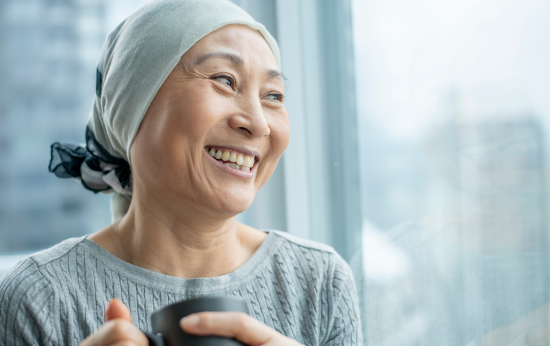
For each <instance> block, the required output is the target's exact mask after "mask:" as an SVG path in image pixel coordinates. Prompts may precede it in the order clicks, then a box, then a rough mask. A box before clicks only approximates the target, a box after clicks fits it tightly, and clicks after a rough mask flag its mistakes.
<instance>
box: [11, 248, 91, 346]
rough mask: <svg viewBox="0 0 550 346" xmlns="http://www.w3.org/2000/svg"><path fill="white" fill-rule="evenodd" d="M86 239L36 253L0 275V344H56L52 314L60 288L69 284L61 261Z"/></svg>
mask: <svg viewBox="0 0 550 346" xmlns="http://www.w3.org/2000/svg"><path fill="white" fill-rule="evenodd" d="M83 238H84V237H81V238H72V239H68V240H66V241H64V242H62V243H60V244H58V245H55V246H53V247H52V248H50V249H47V250H44V251H40V252H37V253H35V254H33V255H31V256H29V257H27V258H26V259H24V260H22V261H20V262H19V263H18V264H16V265H15V266H14V267H13V268H12V269H11V270H10V271H9V272H8V273H7V274H6V275H4V276H3V277H2V278H0V344H14V345H19V344H51V343H55V342H54V341H55V340H56V333H55V330H56V329H55V328H54V324H55V322H54V320H55V316H53V315H52V313H53V310H55V308H54V307H55V306H56V303H55V302H56V301H57V300H58V298H59V293H60V290H61V288H60V287H61V286H62V285H66V284H67V280H66V277H63V278H61V277H60V275H59V272H60V270H59V268H61V267H62V266H60V265H59V261H62V260H63V259H64V258H66V257H67V256H68V254H69V253H70V252H71V250H72V249H74V248H75V246H76V245H77V244H78V243H79V242H80V240H81V239H83Z"/></svg>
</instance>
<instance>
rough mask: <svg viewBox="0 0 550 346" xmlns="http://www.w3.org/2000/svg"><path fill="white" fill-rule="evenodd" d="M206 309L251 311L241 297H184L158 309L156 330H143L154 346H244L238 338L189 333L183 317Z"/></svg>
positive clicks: (151, 345) (154, 313) (153, 320)
mask: <svg viewBox="0 0 550 346" xmlns="http://www.w3.org/2000/svg"><path fill="white" fill-rule="evenodd" d="M202 311H238V312H244V313H246V314H248V307H247V306H246V302H245V301H244V300H242V299H241V298H237V297H222V296H207V297H201V298H196V299H189V300H184V301H181V302H178V303H174V304H170V305H167V306H165V307H163V308H161V309H159V310H156V311H155V312H153V314H152V315H151V325H152V327H153V333H149V332H143V333H144V334H145V336H146V337H147V340H149V345H150V346H244V345H243V344H242V343H240V342H239V341H237V340H235V339H229V338H224V337H220V336H198V335H192V334H187V333H186V332H184V331H183V329H182V328H181V326H180V320H181V319H182V318H184V317H185V316H187V315H190V314H193V313H195V312H202Z"/></svg>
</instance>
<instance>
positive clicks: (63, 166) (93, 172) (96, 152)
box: [49, 127, 131, 194]
mask: <svg viewBox="0 0 550 346" xmlns="http://www.w3.org/2000/svg"><path fill="white" fill-rule="evenodd" d="M49 171H50V172H52V173H54V174H55V175H56V176H57V177H59V178H77V179H80V180H81V182H82V185H83V186H84V187H85V188H86V189H88V190H90V191H93V192H95V193H97V192H100V191H108V190H110V189H113V190H115V191H116V192H118V193H124V194H131V169H130V165H129V164H128V162H127V161H126V160H124V159H122V158H119V157H115V156H113V155H111V154H110V153H109V152H108V151H107V150H106V149H105V148H104V147H103V146H102V145H101V144H100V143H99V142H98V141H97V139H96V138H95V135H94V133H93V132H92V131H91V130H90V128H89V127H86V147H83V146H80V145H76V144H69V143H64V144H62V143H59V142H55V143H53V144H52V146H51V159H50V165H49ZM113 175H114V177H116V178H117V179H116V180H114V179H109V178H114V177H113Z"/></svg>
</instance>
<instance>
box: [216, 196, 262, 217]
mask: <svg viewBox="0 0 550 346" xmlns="http://www.w3.org/2000/svg"><path fill="white" fill-rule="evenodd" d="M253 201H254V195H252V197H249V196H248V195H247V194H231V195H228V196H226V197H225V198H223V199H221V200H220V207H221V208H220V209H222V210H223V211H224V212H225V213H227V214H231V215H233V216H234V215H237V214H240V213H242V212H244V211H246V210H247V209H248V208H249V207H250V205H252V202H253Z"/></svg>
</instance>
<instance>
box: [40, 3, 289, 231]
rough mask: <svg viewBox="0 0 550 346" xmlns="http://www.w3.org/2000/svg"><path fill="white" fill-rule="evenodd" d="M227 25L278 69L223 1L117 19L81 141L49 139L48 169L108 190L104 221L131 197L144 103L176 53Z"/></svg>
mask: <svg viewBox="0 0 550 346" xmlns="http://www.w3.org/2000/svg"><path fill="white" fill-rule="evenodd" d="M228 24H244V25H247V26H249V27H251V28H252V29H254V30H257V31H259V32H260V34H262V36H263V37H264V39H265V40H266V41H267V43H268V45H269V47H270V48H271V51H272V52H273V55H274V56H275V59H276V61H277V64H278V65H279V66H280V58H279V48H278V46H277V43H276V42H275V39H274V38H273V37H272V36H271V35H270V34H269V32H267V30H266V28H265V27H264V26H263V25H262V24H260V23H258V22H256V21H254V19H253V18H252V17H251V16H250V15H248V14H247V13H246V12H245V11H243V10H242V9H241V8H239V7H238V6H236V5H234V4H232V3H230V2H229V1H227V0H154V1H151V2H149V3H147V4H146V5H144V6H143V7H141V8H140V9H138V10H137V11H136V12H134V13H133V14H132V15H131V16H130V17H128V18H127V19H126V20H124V21H123V22H122V23H121V24H120V25H119V26H117V27H116V28H115V29H114V30H113V31H112V32H111V33H110V34H109V36H108V37H107V40H106V41H105V43H104V44H103V48H102V49H101V53H100V57H99V62H98V66H97V78H96V95H95V99H94V104H93V108H92V114H91V115H90V119H89V121H88V126H87V128H86V146H85V147H84V146H82V145H74V144H61V143H59V142H56V143H54V144H52V146H51V160H50V165H49V170H50V172H53V173H55V175H56V176H58V177H61V178H69V177H74V178H77V179H80V180H81V182H82V185H83V186H84V187H85V188H87V189H88V190H91V191H94V192H96V193H97V192H105V193H110V192H114V195H113V198H112V200H111V212H112V221H113V222H114V221H117V220H119V219H120V218H122V217H123V216H124V215H125V214H126V213H127V211H128V208H129V206H130V201H131V199H132V185H131V162H130V145H131V144H132V141H133V139H134V136H135V134H136V132H137V130H138V128H139V125H140V124H141V121H142V119H143V116H144V115H145V112H146V111H147V109H148V108H149V105H150V104H151V101H152V100H153V98H154V97H155V95H156V94H157V91H158V90H159V88H160V87H161V85H162V83H164V81H165V80H166V78H167V77H168V75H169V74H170V72H171V71H172V70H173V69H174V67H175V66H176V65H177V64H178V62H179V61H180V58H181V56H182V55H183V54H184V53H185V52H186V51H187V50H189V48H191V47H192V46H193V45H194V44H195V43H196V42H197V41H199V40H200V39H201V38H203V37H204V36H206V35H208V34H209V33H211V32H213V31H215V30H217V29H219V28H221V27H223V26H225V25H228Z"/></svg>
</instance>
